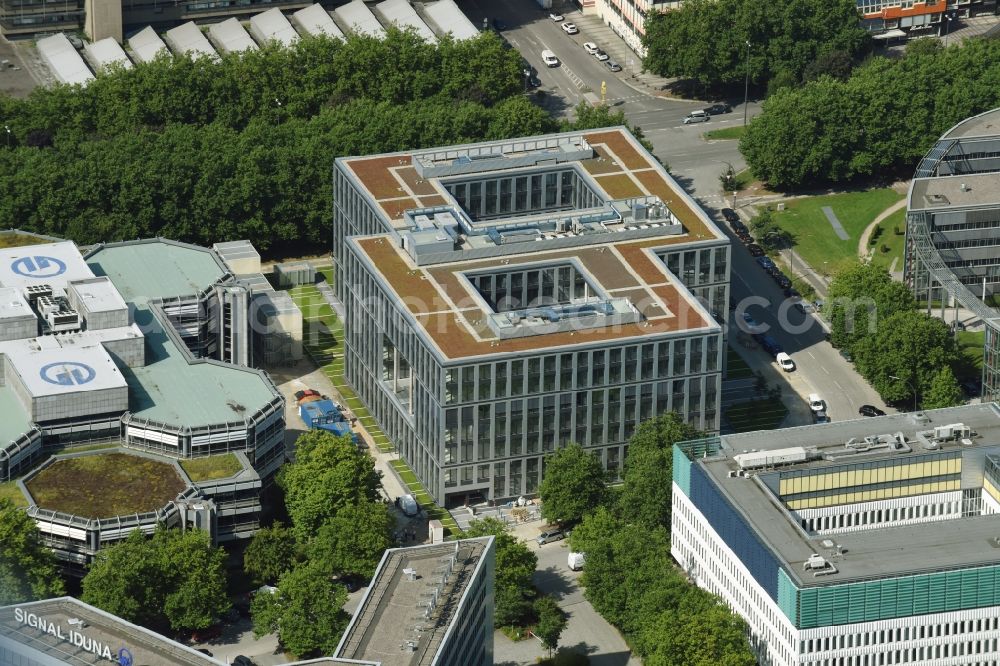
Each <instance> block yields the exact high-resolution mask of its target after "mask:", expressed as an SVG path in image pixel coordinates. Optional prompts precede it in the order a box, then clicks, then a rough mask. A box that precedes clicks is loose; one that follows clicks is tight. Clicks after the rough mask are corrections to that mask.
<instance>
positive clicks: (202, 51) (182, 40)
mask: <svg viewBox="0 0 1000 666" xmlns="http://www.w3.org/2000/svg"><path fill="white" fill-rule="evenodd" d="M163 39H164V41H166V43H167V44H168V45H169V46H170V50H171V51H173V52H174V55H179V56H181V55H190V56H191V57H192V58H218V57H219V54H218V53H216V52H215V49H214V48H212V45H211V44H210V43H209V41H208V39H207V38H206V37H205V35H204V33H202V31H201V28H199V27H198V26H197V24H195V23H194V21H188V22H187V23H183V24H181V25H179V26H177V27H176V28H171V29H170V30H167V31H166V32H165V33H164V34H163Z"/></svg>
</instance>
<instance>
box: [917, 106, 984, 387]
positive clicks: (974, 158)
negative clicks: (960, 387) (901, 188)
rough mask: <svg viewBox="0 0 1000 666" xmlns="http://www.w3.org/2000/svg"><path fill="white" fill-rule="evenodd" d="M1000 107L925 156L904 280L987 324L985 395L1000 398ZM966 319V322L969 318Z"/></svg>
mask: <svg viewBox="0 0 1000 666" xmlns="http://www.w3.org/2000/svg"><path fill="white" fill-rule="evenodd" d="M998 172H1000V109H994V110H992V111H987V112H986V113H983V114H980V115H978V116H974V117H972V118H968V119H966V120H963V121H962V122H960V123H958V124H957V125H955V126H954V127H953V128H951V129H950V130H948V131H947V132H946V133H945V134H944V135H943V136H942V137H941V138H940V139H939V140H938V141H937V143H935V144H934V146H933V147H932V148H931V149H930V151H928V153H927V155H926V157H924V159H923V160H922V161H921V163H920V165H919V166H918V168H917V171H916V173H915V174H914V176H913V180H912V181H911V183H910V191H909V194H908V196H907V202H906V204H907V205H906V210H907V213H906V251H905V255H904V264H903V279H904V281H905V282H906V284H907V285H908V286H909V287H910V289H912V290H913V294H914V296H916V299H917V303H918V304H919V305H920V306H922V307H924V308H925V309H926V311H927V313H928V314H936V315H938V316H940V317H941V318H942V319H944V320H945V321H946V322H949V323H952V324H953V325H955V326H956V327H957V326H958V323H957V322H959V321H960V320H961V321H963V322H968V323H970V324H971V325H973V326H977V327H978V326H982V328H983V329H984V331H985V341H984V349H983V375H982V396H983V399H984V400H997V399H998V398H1000V312H998V310H997V307H996V306H997V305H998V304H1000V252H998V251H997V248H998V247H1000V173H998ZM963 325H964V323H963Z"/></svg>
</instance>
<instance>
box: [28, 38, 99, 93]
mask: <svg viewBox="0 0 1000 666" xmlns="http://www.w3.org/2000/svg"><path fill="white" fill-rule="evenodd" d="M36 46H37V47H38V54H39V55H40V56H41V57H42V60H44V61H45V64H46V65H48V66H49V69H51V70H52V73H53V74H54V75H55V77H56V78H57V79H59V80H60V81H62V82H63V83H69V84H71V85H72V84H76V83H79V84H80V85H87V83H88V82H90V81H92V80H93V79H94V75H93V73H92V72H91V71H90V68H89V67H87V63H86V62H84V61H83V58H82V57H81V56H80V54H79V53H77V50H76V49H74V48H73V45H72V44H70V43H69V40H68V39H67V38H66V35H64V34H63V33H61V32H60V33H59V34H57V35H52V36H51V37H43V38H42V39H39V40H38V42H36Z"/></svg>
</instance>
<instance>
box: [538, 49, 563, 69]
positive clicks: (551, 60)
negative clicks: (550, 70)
mask: <svg viewBox="0 0 1000 666" xmlns="http://www.w3.org/2000/svg"><path fill="white" fill-rule="evenodd" d="M542 62H544V63H545V66H546V67H558V66H559V58H557V57H556V54H555V53H553V52H552V51H549V50H548V49H545V50H544V51H542Z"/></svg>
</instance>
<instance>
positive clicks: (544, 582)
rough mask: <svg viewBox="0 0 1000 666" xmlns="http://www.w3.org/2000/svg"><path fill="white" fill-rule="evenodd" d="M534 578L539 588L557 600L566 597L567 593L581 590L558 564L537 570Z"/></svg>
mask: <svg viewBox="0 0 1000 666" xmlns="http://www.w3.org/2000/svg"><path fill="white" fill-rule="evenodd" d="M532 580H533V581H534V583H535V586H536V587H537V588H538V589H540V590H541V591H542V592H544V593H545V594H549V595H552V596H553V597H555V598H556V599H557V600H561V599H564V598H565V597H566V596H567V595H569V594H573V593H574V592H578V591H579V588H577V586H576V585H575V583H574V582H573V581H572V580H570V578H569V577H568V576H567V575H566V572H565V571H564V570H563V569H561V568H560V567H556V566H551V567H548V568H546V569H537V570H535V574H534V576H533V577H532Z"/></svg>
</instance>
